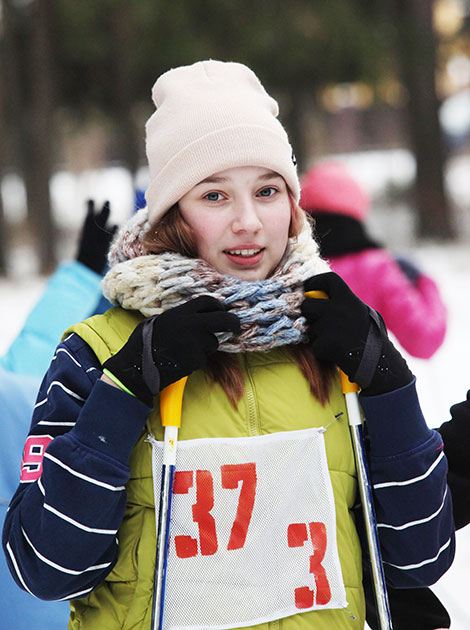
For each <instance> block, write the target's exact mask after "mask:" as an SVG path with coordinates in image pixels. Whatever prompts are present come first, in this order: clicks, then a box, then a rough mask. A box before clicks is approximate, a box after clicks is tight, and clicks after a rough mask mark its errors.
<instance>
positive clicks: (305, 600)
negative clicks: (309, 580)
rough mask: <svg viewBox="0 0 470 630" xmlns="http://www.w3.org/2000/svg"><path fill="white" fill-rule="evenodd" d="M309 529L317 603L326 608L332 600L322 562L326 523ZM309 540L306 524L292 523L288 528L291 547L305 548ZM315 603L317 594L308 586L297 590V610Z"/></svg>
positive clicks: (311, 526)
mask: <svg viewBox="0 0 470 630" xmlns="http://www.w3.org/2000/svg"><path fill="white" fill-rule="evenodd" d="M308 529H309V532H310V538H311V539H312V546H313V555H311V556H310V573H312V574H313V576H314V579H315V587H316V603H317V604H318V605H319V606H324V605H325V604H327V603H328V602H329V601H330V599H331V590H330V585H329V583H328V578H327V577H326V571H325V568H324V567H323V566H322V564H321V563H322V560H323V558H324V557H325V552H326V528H325V524H324V523H309V524H308ZM306 540H308V532H307V524H306V523H291V524H290V525H289V527H288V528H287V543H288V545H289V547H303V545H304V543H305V541H306ZM314 601H315V593H314V591H312V589H311V588H309V587H308V586H301V587H300V588H296V589H295V606H296V608H310V607H311V606H313V603H314Z"/></svg>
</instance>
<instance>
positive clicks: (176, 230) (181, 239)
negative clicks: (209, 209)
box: [142, 193, 336, 408]
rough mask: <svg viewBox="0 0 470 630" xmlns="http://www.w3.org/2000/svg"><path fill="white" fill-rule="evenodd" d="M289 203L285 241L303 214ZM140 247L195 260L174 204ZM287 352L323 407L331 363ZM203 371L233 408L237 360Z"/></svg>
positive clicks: (216, 360) (303, 350)
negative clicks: (288, 222) (289, 220)
mask: <svg viewBox="0 0 470 630" xmlns="http://www.w3.org/2000/svg"><path fill="white" fill-rule="evenodd" d="M289 199H290V206H291V222H290V227H289V237H295V236H297V235H298V234H299V233H300V230H301V229H302V223H303V216H304V211H303V210H302V209H301V208H300V207H299V205H298V204H297V203H296V202H295V200H294V199H293V197H292V196H291V195H290V193H289ZM142 244H143V246H144V248H145V250H147V253H149V254H162V253H163V252H176V253H178V254H181V255H183V256H187V257H189V258H196V257H197V245H196V237H195V235H194V232H193V230H192V228H191V227H190V226H189V225H188V223H187V222H186V221H185V220H184V218H183V216H182V214H181V212H180V210H179V207H178V204H175V205H174V206H172V207H171V208H170V209H169V210H168V212H167V213H166V214H164V215H163V217H162V218H161V219H160V221H159V222H158V224H157V225H156V226H154V227H151V228H150V229H149V230H148V231H147V232H146V234H145V235H144V238H143V240H142ZM290 349H291V351H292V353H293V355H294V356H295V358H296V360H297V363H298V364H299V367H300V369H301V371H302V373H303V375H304V376H305V378H306V379H307V381H308V383H309V385H310V390H311V392H312V394H313V395H314V396H315V398H317V399H318V400H319V401H320V402H321V404H322V405H324V404H326V403H327V402H328V399H329V390H330V385H331V382H332V380H333V377H334V375H335V373H336V368H335V366H334V365H333V364H331V363H324V362H319V361H318V360H317V359H316V358H315V357H314V356H313V354H312V353H311V351H310V350H309V349H308V347H307V346H305V345H303V344H299V345H293V346H291V347H290ZM205 370H206V372H207V374H208V375H209V376H210V378H211V379H212V381H214V382H216V383H219V384H220V385H221V387H222V388H223V389H224V391H225V393H226V394H227V396H228V398H229V399H230V402H231V403H232V405H233V406H234V407H235V408H236V407H237V404H238V401H239V400H240V398H241V397H242V395H243V390H244V381H243V373H242V370H241V368H240V364H239V361H238V358H237V356H236V355H234V354H230V353H226V352H216V353H215V354H214V355H213V356H212V357H211V361H210V364H208V366H207V367H206V368H205Z"/></svg>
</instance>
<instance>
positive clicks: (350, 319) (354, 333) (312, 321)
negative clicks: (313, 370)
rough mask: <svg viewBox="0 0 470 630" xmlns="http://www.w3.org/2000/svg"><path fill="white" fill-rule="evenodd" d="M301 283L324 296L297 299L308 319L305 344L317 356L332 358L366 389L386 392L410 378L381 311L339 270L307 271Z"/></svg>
mask: <svg viewBox="0 0 470 630" xmlns="http://www.w3.org/2000/svg"><path fill="white" fill-rule="evenodd" d="M304 289H305V292H307V291H315V290H316V291H323V292H325V293H326V295H327V296H328V298H327V299H322V298H306V299H305V300H304V301H303V303H302V305H301V311H302V315H303V316H304V317H305V318H306V320H307V322H308V325H309V337H310V346H311V348H312V352H313V354H314V355H315V356H316V357H317V358H318V359H320V360H323V361H330V362H332V363H336V364H337V365H338V366H339V367H340V368H341V369H342V370H343V372H345V374H347V375H348V376H349V378H350V380H351V381H355V382H356V383H357V384H358V385H360V386H361V388H362V390H363V393H364V394H367V395H376V394H381V393H385V392H389V391H392V390H394V389H398V388H399V387H402V386H404V385H406V384H408V383H410V382H411V381H412V379H413V375H412V374H411V372H410V370H409V369H408V366H407V365H406V362H405V360H404V359H403V357H402V356H401V355H400V353H399V352H398V351H397V350H396V348H395V347H394V346H393V344H392V342H391V341H390V340H389V338H388V336H387V331H386V328H385V325H384V324H383V321H382V318H381V317H380V315H379V314H378V313H377V312H376V311H374V310H373V309H371V308H370V307H369V306H367V304H365V303H364V302H362V300H360V299H359V298H358V297H357V296H356V295H355V294H354V293H353V292H352V291H351V289H350V288H349V287H348V285H347V284H346V283H345V282H344V280H342V279H341V278H340V276H338V274H336V273H333V272H328V273H322V274H319V275H316V276H312V277H311V278H308V279H307V280H306V281H305V286H304Z"/></svg>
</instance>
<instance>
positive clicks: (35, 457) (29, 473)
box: [21, 435, 52, 483]
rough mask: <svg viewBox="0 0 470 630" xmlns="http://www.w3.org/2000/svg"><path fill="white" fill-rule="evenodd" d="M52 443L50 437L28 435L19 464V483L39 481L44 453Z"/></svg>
mask: <svg viewBox="0 0 470 630" xmlns="http://www.w3.org/2000/svg"><path fill="white" fill-rule="evenodd" d="M51 442H52V437H51V436H50V435H30V436H29V437H28V439H27V440H26V444H25V445H24V451H23V461H22V462H21V481H22V482H23V483H29V482H31V481H36V479H39V477H40V476H41V473H42V460H43V457H44V451H45V450H46V448H47V447H48V445H49V444H50V443H51Z"/></svg>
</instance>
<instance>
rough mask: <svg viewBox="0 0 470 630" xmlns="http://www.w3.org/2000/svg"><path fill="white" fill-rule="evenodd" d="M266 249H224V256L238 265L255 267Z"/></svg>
mask: <svg viewBox="0 0 470 630" xmlns="http://www.w3.org/2000/svg"><path fill="white" fill-rule="evenodd" d="M264 250H265V248H264V247H258V248H240V249H224V254H225V255H226V256H227V257H228V258H229V259H230V260H231V261H232V262H233V263H235V264H236V265H241V266H247V265H255V264H257V263H259V262H260V260H261V259H262V257H263V252H264Z"/></svg>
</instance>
